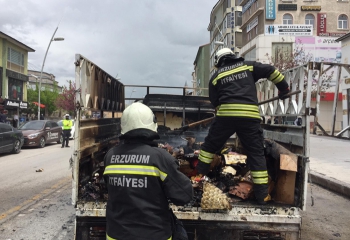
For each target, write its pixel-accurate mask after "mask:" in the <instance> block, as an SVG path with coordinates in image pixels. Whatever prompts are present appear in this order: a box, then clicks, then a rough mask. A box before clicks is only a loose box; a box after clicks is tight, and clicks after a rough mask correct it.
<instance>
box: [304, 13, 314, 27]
mask: <svg viewBox="0 0 350 240" xmlns="http://www.w3.org/2000/svg"><path fill="white" fill-rule="evenodd" d="M305 24H307V25H312V26H313V27H315V17H314V15H312V14H306V16H305Z"/></svg>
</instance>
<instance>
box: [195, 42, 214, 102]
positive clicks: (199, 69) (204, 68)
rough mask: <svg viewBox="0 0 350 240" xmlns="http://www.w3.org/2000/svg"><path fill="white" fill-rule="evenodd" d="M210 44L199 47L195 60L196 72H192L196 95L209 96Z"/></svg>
mask: <svg viewBox="0 0 350 240" xmlns="http://www.w3.org/2000/svg"><path fill="white" fill-rule="evenodd" d="M209 48H210V44H205V45H202V46H200V47H199V48H198V51H197V55H196V59H195V60H194V62H193V65H194V72H193V73H192V88H193V95H195V96H208V94H209V92H208V81H209V74H210V73H209V57H210V51H209Z"/></svg>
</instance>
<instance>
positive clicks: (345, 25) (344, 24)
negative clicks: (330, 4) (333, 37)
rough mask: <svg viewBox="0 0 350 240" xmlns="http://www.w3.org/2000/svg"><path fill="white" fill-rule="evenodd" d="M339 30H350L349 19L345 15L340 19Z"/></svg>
mask: <svg viewBox="0 0 350 240" xmlns="http://www.w3.org/2000/svg"><path fill="white" fill-rule="evenodd" d="M338 28H339V29H348V17H347V16H346V15H344V14H342V15H340V16H339V17H338Z"/></svg>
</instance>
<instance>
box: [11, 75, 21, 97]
mask: <svg viewBox="0 0 350 240" xmlns="http://www.w3.org/2000/svg"><path fill="white" fill-rule="evenodd" d="M8 93H9V99H18V100H20V101H22V100H23V82H22V81H20V80H17V79H14V78H9V83H8Z"/></svg>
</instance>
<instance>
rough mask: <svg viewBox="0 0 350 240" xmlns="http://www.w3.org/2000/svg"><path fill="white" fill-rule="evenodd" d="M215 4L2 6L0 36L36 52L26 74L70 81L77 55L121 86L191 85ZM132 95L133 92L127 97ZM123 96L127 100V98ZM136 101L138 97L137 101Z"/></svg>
mask: <svg viewBox="0 0 350 240" xmlns="http://www.w3.org/2000/svg"><path fill="white" fill-rule="evenodd" d="M216 3H217V1H216V0H176V1H175V0H103V1H96V0H93V1H92V0H75V1H71V0H60V1H58V0H0V6H2V7H1V8H0V31H2V32H4V33H5V34H7V35H9V36H11V37H13V38H15V39H17V40H18V41H20V42H22V43H24V44H26V45H27V46H29V47H31V48H33V49H34V50H35V52H33V53H29V60H28V62H29V63H28V65H29V69H31V70H36V71H40V69H41V65H42V62H43V59H44V56H45V51H46V49H47V46H48V44H49V41H50V39H51V37H52V34H53V33H54V31H55V29H56V27H57V26H58V30H57V33H56V35H55V37H64V38H65V40H64V41H62V42H58V41H57V42H52V44H51V46H50V49H49V52H48V56H47V58H46V62H45V66H44V72H48V73H52V74H54V75H55V76H56V80H57V81H59V83H60V84H66V80H74V78H75V72H74V59H75V54H76V53H80V54H82V55H83V56H85V57H86V58H88V59H89V60H91V61H92V62H94V63H95V64H96V65H98V66H99V67H101V68H102V69H103V70H105V71H106V72H108V73H109V74H110V75H112V76H114V77H115V76H116V75H118V77H120V78H121V82H122V83H124V84H140V85H169V86H184V84H185V82H186V81H187V83H188V85H191V78H192V76H191V73H192V72H193V62H194V60H195V57H196V54H197V51H198V47H199V46H201V45H204V44H207V43H209V40H210V37H209V32H208V30H207V28H208V25H209V22H210V13H211V10H212V8H213V7H214V5H215V4H216ZM129 91H130V92H131V90H129ZM128 94H129V93H128V91H127V92H126V95H128ZM135 94H136V93H135Z"/></svg>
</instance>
